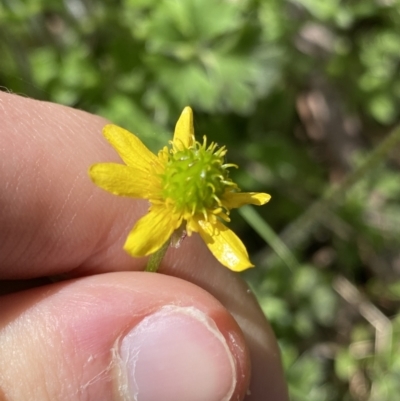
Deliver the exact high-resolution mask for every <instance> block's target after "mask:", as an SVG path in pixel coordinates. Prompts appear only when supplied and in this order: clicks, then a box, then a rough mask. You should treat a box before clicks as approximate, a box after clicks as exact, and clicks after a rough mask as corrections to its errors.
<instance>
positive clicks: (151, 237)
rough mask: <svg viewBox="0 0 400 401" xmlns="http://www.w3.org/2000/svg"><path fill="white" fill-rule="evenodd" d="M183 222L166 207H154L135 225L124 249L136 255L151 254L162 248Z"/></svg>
mask: <svg viewBox="0 0 400 401" xmlns="http://www.w3.org/2000/svg"><path fill="white" fill-rule="evenodd" d="M180 224H181V219H179V217H177V215H174V214H172V213H171V210H169V209H168V208H166V207H163V206H162V207H154V206H153V208H152V209H151V210H150V212H149V213H147V214H146V215H145V216H144V217H142V218H141V219H140V220H139V221H138V222H137V223H136V224H135V226H134V227H133V229H132V231H131V232H130V233H129V235H128V238H127V240H126V242H125V245H124V249H125V251H126V252H128V253H129V254H130V255H132V256H135V257H140V256H146V255H150V254H151V253H154V252H156V251H157V250H158V249H160V248H161V247H162V246H163V245H164V244H165V243H166V242H167V241H168V240H169V239H170V237H171V234H172V233H173V232H174V231H175V229H177V228H178V227H179V226H180Z"/></svg>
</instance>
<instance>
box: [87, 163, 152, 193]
mask: <svg viewBox="0 0 400 401" xmlns="http://www.w3.org/2000/svg"><path fill="white" fill-rule="evenodd" d="M89 175H90V178H91V179H92V181H93V182H94V183H95V184H96V185H97V186H99V187H100V188H103V189H105V190H106V191H108V192H111V193H112V194H115V195H121V196H131V197H133V198H143V199H148V198H149V197H150V195H151V194H154V193H157V190H158V185H157V184H158V183H157V178H156V177H154V178H153V177H152V176H149V174H147V173H145V172H143V171H140V170H137V169H134V168H132V167H129V166H126V165H124V164H117V163H98V164H94V165H93V166H91V167H90V169H89Z"/></svg>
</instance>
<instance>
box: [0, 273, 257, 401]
mask: <svg viewBox="0 0 400 401" xmlns="http://www.w3.org/2000/svg"><path fill="white" fill-rule="evenodd" d="M0 309H1V313H0V389H1V390H0V399H3V398H5V399H7V400H9V401H20V400H28V399H29V400H31V401H36V400H37V401H47V400H48V401H50V400H52V401H53V400H68V401H75V400H93V401H101V400H107V401H110V400H124V401H125V400H135V401H158V400H163V401H177V400H185V401H191V400H193V401H203V400H204V401H214V400H215V401H222V400H225V401H229V400H233V399H235V400H237V399H242V398H243V396H244V394H245V391H246V389H247V386H248V380H249V362H248V355H247V350H246V347H245V345H244V340H243V338H242V335H241V332H240V329H239V328H238V326H237V324H236V323H235V321H234V320H233V318H232V317H231V316H230V314H229V313H228V312H227V311H226V310H225V309H224V308H223V306H222V305H221V304H220V303H219V302H218V301H217V300H215V299H214V298H213V297H212V296H211V295H210V294H208V293H207V292H205V291H204V290H202V289H200V288H199V287H197V286H195V285H193V284H190V283H188V282H185V281H183V280H180V279H178V278H173V277H168V276H164V275H161V274H151V273H143V272H132V273H109V274H103V275H97V276H92V277H87V278H82V279H79V280H72V281H68V282H62V283H57V284H52V285H48V286H44V287H39V288H35V289H32V290H28V291H25V292H20V293H16V294H11V295H7V296H4V297H2V303H1V307H0ZM1 391H2V392H3V394H1Z"/></svg>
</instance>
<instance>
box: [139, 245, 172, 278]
mask: <svg viewBox="0 0 400 401" xmlns="http://www.w3.org/2000/svg"><path fill="white" fill-rule="evenodd" d="M169 243H170V240H168V241H167V242H166V243H165V244H164V245H163V246H162V247H161V248H160V249H159V250H158V251H156V252H154V253H152V254H151V255H150V257H149V260H148V262H147V265H146V269H144V271H146V272H156V271H157V270H158V268H159V267H160V263H161V261H162V260H163V258H164V255H165V253H166V252H167V249H168V247H169Z"/></svg>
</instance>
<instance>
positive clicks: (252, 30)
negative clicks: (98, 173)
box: [0, 0, 400, 401]
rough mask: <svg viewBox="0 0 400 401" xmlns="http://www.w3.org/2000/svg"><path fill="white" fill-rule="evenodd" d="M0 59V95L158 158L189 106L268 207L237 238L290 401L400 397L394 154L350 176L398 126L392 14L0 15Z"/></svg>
mask: <svg viewBox="0 0 400 401" xmlns="http://www.w3.org/2000/svg"><path fill="white" fill-rule="evenodd" d="M0 54H1V60H0V86H1V87H2V89H3V90H9V91H12V92H14V93H19V94H23V95H25V96H29V97H34V98H38V99H44V100H50V101H53V102H58V103H62V104H65V105H69V106H72V107H76V108H81V109H84V110H87V111H89V112H92V113H97V114H100V115H103V116H105V117H108V118H109V119H111V120H112V121H113V122H115V123H117V124H120V125H122V126H124V127H126V128H127V129H129V130H131V131H132V132H135V133H136V134H138V135H139V136H140V137H141V138H142V139H143V140H144V142H146V143H147V144H148V146H150V147H152V148H153V149H157V148H159V147H160V146H161V145H163V144H164V143H165V142H166V141H167V140H168V139H169V138H170V136H171V132H172V130H173V126H174V122H175V121H176V119H177V117H178V115H179V113H180V111H181V110H182V108H183V107H184V106H185V105H191V106H192V108H193V109H194V111H195V129H196V131H197V133H198V134H199V135H203V134H207V136H208V137H209V138H212V140H214V141H217V142H218V143H221V144H226V145H227V147H228V149H229V158H230V161H232V162H235V163H237V164H239V165H240V166H241V169H240V170H239V172H238V173H237V174H236V177H235V178H236V179H237V180H238V182H239V183H240V185H241V187H242V189H244V190H255V191H256V190H260V191H266V192H269V193H271V194H272V201H271V202H270V204H268V205H267V206H265V207H263V208H258V209H257V210H255V209H251V208H244V209H242V211H241V212H240V216H239V215H238V214H237V215H236V216H234V219H233V220H234V222H233V224H232V225H233V226H234V229H236V230H237V231H238V232H239V235H240V236H241V237H242V238H243V240H244V242H245V243H246V245H247V246H248V248H249V250H250V253H251V257H252V259H253V260H254V261H255V262H256V263H257V268H256V269H253V270H252V271H250V272H248V273H246V274H245V275H244V276H245V278H246V279H247V280H248V282H249V283H250V285H251V286H252V287H253V289H254V291H255V292H256V294H257V295H258V297H259V300H260V303H261V305H262V307H263V309H264V311H265V313H266V314H267V316H268V318H269V319H270V321H271V323H272V325H273V327H274V329H275V332H276V334H277V337H278V339H279V343H280V346H281V349H282V354H283V360H284V365H285V371H286V375H287V379H288V382H289V387H290V392H291V397H292V400H294V401H303V400H307V401H314V400H315V401H321V400H327V401H328V400H329V401H339V400H345V401H346V400H370V401H373V400H379V401H385V400H387V401H392V400H395V399H397V398H398V394H399V393H400V316H399V306H400V252H399V245H400V236H399V234H400V228H399V227H400V171H399V167H400V148H399V146H397V147H395V141H393V142H392V144H390V147H393V149H392V151H391V152H387V151H386V150H387V149H386V150H385V151H383V152H381V153H380V154H378V155H377V156H376V157H375V158H374V159H373V163H370V164H369V165H367V167H363V163H364V162H365V160H368V155H369V154H371V152H374V149H376V148H377V146H378V144H379V143H381V141H383V140H384V139H385V138H387V137H388V135H389V133H390V132H391V131H392V130H393V129H394V127H395V126H396V124H397V123H399V120H400V107H399V106H400V74H399V71H400V2H399V1H398V0H363V1H357V0H324V1H321V0H242V1H238V0H218V1H217V0H180V1H178V0H114V1H112V0H104V1H95V0H69V1H64V2H61V1H57V0H19V1H15V0H0ZM397 136H399V135H398V134H397ZM346 177H347V181H346ZM349 177H350V179H349Z"/></svg>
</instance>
